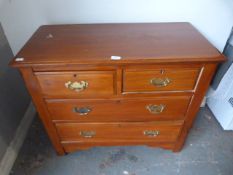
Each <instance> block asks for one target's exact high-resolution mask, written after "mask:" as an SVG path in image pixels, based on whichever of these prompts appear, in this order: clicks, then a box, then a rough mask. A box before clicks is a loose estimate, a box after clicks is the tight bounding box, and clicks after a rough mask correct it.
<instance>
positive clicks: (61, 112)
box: [46, 96, 191, 122]
mask: <svg viewBox="0 0 233 175" xmlns="http://www.w3.org/2000/svg"><path fill="white" fill-rule="evenodd" d="M190 99H191V96H176V97H172V96H170V97H157V98H141V99H127V100H73V99H72V100H70V99H63V100H53V99H47V100H46V104H47V107H48V110H49V112H50V114H51V118H52V119H53V120H75V121H78V122H108V121H112V122H117V121H119V122H121V121H156V120H177V119H184V116H185V113H186V111H187V108H188V105H189V102H190Z"/></svg>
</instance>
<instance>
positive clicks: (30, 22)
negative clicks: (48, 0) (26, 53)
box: [0, 0, 45, 54]
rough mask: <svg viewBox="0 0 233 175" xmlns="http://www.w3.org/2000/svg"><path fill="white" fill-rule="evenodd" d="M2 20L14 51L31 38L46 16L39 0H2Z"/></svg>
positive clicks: (0, 16) (0, 20)
mask: <svg viewBox="0 0 233 175" xmlns="http://www.w3.org/2000/svg"><path fill="white" fill-rule="evenodd" d="M1 1H2V2H1V4H0V22H1V23H2V26H3V29H4V32H5V34H6V36H7V39H8V41H9V44H10V46H11V49H12V50H13V53H14V54H16V53H17V52H18V51H19V49H20V48H21V47H22V46H23V45H24V44H25V42H26V41H27V40H28V39H29V38H30V36H31V35H32V34H33V32H34V31H35V30H36V29H37V28H38V27H39V26H40V25H41V24H44V23H45V17H44V16H43V13H41V8H40V7H39V4H38V3H37V0H1Z"/></svg>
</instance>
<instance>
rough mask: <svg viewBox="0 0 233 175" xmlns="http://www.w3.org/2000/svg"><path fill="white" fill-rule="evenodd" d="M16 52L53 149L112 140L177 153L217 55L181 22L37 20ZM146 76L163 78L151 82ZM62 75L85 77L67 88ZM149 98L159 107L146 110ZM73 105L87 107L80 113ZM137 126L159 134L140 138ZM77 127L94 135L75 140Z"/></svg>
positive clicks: (66, 150)
mask: <svg viewBox="0 0 233 175" xmlns="http://www.w3.org/2000/svg"><path fill="white" fill-rule="evenodd" d="M112 55H116V56H122V59H121V60H118V61H114V60H110V57H111V56H112ZM17 57H23V58H24V60H23V61H16V60H15V59H13V60H12V62H11V63H10V65H11V66H13V67H18V68H19V69H20V72H21V73H22V76H23V78H24V80H25V83H26V86H27V88H28V91H29V93H30V94H31V96H32V100H33V102H34V104H35V106H36V108H37V111H38V113H39V115H40V118H41V120H42V122H43V124H44V126H45V129H46V131H47V133H48V135H49V137H50V140H51V142H52V144H53V146H54V148H55V149H56V151H57V153H58V154H59V155H64V154H65V153H69V152H73V151H77V150H83V149H88V148H90V147H93V146H114V145H147V146H153V147H161V148H164V149H170V150H173V151H174V152H177V151H180V150H181V149H182V147H183V145H184V143H185V139H186V137H187V134H188V132H189V130H190V129H191V127H192V124H193V122H194V120H195V116H196V114H197V112H198V110H199V107H200V103H201V101H202V99H203V97H204V95H205V93H206V91H207V89H208V87H209V83H210V81H211V79H212V77H213V75H214V71H215V69H216V67H217V64H218V63H220V62H222V61H224V60H225V58H224V56H223V55H222V54H221V53H219V52H218V50H217V49H216V48H214V47H213V46H212V45H211V44H210V43H209V42H208V41H207V40H206V39H205V38H204V37H203V36H202V35H201V34H200V33H199V32H198V31H197V30H196V29H195V28H194V27H193V26H192V25H191V24H189V23H157V24H153V23H148V24H78V25H49V26H41V27H40V28H39V29H38V30H37V31H36V33H35V34H34V35H33V36H32V38H31V39H30V40H29V41H28V42H27V43H26V45H25V46H24V47H23V48H22V50H21V51H20V52H19V53H18V54H17V55H16V58H17ZM152 78H170V80H171V82H170V83H169V84H168V85H167V86H165V87H155V86H152V85H151V84H150V80H151V79H152ZM68 81H72V82H75V81H77V82H79V81H87V82H88V88H86V89H85V90H83V91H80V92H77V91H73V90H70V89H68V88H66V87H65V83H66V82H68ZM149 104H152V105H161V104H164V106H165V108H164V110H163V111H162V112H161V113H159V114H151V113H150V112H149V110H148V109H147V108H146V106H147V105H149ZM75 107H76V108H80V107H81V108H82V107H84V108H85V107H88V108H91V111H90V112H89V113H88V114H87V115H85V116H80V115H79V114H78V113H77V110H73V108H75ZM74 111H75V112H74ZM145 130H158V131H159V132H160V135H158V136H157V137H148V136H145V135H144V134H143V132H144V131H145ZM81 131H94V132H96V135H95V136H93V138H83V137H82V136H81V135H80V132H81Z"/></svg>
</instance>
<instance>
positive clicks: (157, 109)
mask: <svg viewBox="0 0 233 175" xmlns="http://www.w3.org/2000/svg"><path fill="white" fill-rule="evenodd" d="M165 107H166V106H165V105H163V104H160V105H152V104H149V105H147V106H146V109H147V110H148V111H149V112H150V113H152V114H160V113H162V112H163V111H164V109H165Z"/></svg>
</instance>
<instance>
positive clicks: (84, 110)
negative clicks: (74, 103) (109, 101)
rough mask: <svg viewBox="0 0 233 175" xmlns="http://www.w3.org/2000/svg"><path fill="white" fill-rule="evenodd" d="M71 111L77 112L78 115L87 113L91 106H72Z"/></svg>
mask: <svg viewBox="0 0 233 175" xmlns="http://www.w3.org/2000/svg"><path fill="white" fill-rule="evenodd" d="M72 111H73V112H75V113H78V114H79V115H87V114H88V113H89V112H91V108H89V107H84V108H78V107H74V108H73V109H72Z"/></svg>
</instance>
